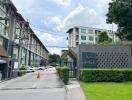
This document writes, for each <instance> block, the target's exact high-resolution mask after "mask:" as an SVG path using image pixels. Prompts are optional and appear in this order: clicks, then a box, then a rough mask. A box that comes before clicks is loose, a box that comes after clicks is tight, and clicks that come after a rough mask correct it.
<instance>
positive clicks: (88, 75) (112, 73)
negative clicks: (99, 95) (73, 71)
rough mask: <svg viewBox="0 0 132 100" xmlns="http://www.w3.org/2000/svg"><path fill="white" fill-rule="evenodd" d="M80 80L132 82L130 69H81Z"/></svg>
mask: <svg viewBox="0 0 132 100" xmlns="http://www.w3.org/2000/svg"><path fill="white" fill-rule="evenodd" d="M80 80H81V81H84V82H124V81H132V69H81V70H80Z"/></svg>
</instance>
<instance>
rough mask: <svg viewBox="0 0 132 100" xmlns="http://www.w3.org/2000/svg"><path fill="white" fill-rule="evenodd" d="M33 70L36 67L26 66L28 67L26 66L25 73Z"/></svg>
mask: <svg viewBox="0 0 132 100" xmlns="http://www.w3.org/2000/svg"><path fill="white" fill-rule="evenodd" d="M35 71H36V68H34V67H28V68H26V72H27V73H30V72H35Z"/></svg>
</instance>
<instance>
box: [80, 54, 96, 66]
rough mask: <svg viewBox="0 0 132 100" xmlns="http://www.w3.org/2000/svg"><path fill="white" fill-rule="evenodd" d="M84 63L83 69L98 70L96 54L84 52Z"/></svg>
mask: <svg viewBox="0 0 132 100" xmlns="http://www.w3.org/2000/svg"><path fill="white" fill-rule="evenodd" d="M82 63H83V68H96V67H97V59H96V53H92V52H82Z"/></svg>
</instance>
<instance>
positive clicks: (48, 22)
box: [12, 0, 116, 54]
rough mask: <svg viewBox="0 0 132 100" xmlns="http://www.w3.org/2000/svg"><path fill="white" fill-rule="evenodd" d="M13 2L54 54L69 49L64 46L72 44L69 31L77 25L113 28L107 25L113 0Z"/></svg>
mask: <svg viewBox="0 0 132 100" xmlns="http://www.w3.org/2000/svg"><path fill="white" fill-rule="evenodd" d="M12 1H13V3H14V4H15V6H16V7H17V9H18V12H19V13H21V14H22V15H23V17H24V18H25V20H28V21H29V22H30V26H31V27H32V29H33V30H34V32H35V34H36V35H37V36H38V38H39V39H40V40H41V41H42V42H43V44H44V45H45V46H46V47H47V49H48V50H49V52H50V53H51V54H53V53H56V54H61V50H62V49H66V48H63V47H67V46H68V43H67V42H68V41H67V40H66V38H67V34H66V31H67V30H68V29H69V28H71V27H73V26H85V27H93V28H101V29H112V25H108V24H106V14H107V12H108V3H109V2H110V1H111V0H12ZM114 27H115V29H116V26H114ZM49 46H57V47H49ZM60 47H62V48H60Z"/></svg>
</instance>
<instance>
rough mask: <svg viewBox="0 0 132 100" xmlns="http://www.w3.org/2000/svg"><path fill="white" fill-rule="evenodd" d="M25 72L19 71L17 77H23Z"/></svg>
mask: <svg viewBox="0 0 132 100" xmlns="http://www.w3.org/2000/svg"><path fill="white" fill-rule="evenodd" d="M25 73H26V72H25V71H24V70H19V71H18V76H23V75H25Z"/></svg>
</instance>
